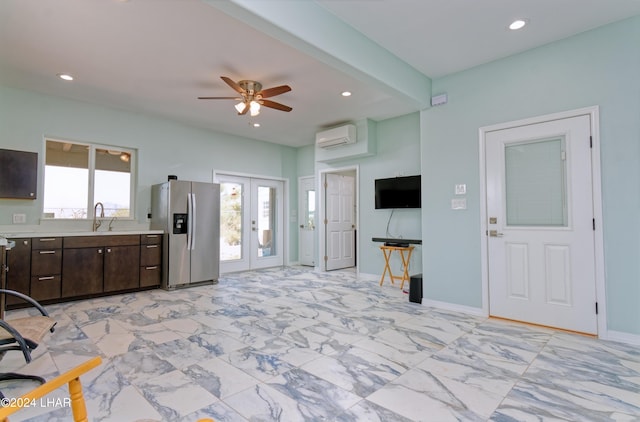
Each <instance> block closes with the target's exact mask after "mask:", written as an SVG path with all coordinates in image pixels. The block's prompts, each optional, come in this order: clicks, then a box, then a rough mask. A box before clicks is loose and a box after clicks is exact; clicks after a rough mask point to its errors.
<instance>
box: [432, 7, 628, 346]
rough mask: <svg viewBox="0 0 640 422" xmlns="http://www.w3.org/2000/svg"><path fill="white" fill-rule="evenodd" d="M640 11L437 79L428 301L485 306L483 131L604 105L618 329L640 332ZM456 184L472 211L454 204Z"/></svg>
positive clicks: (610, 274)
mask: <svg viewBox="0 0 640 422" xmlns="http://www.w3.org/2000/svg"><path fill="white" fill-rule="evenodd" d="M638 45H640V17H636V18H633V19H629V20H626V21H622V22H619V23H615V24H611V25H608V26H605V27H602V28H599V29H595V30H592V31H589V32H586V33H583V34H580V35H577V36H574V37H571V38H568V39H565V40H562V41H559V42H556V43H553V44H550V45H547V46H543V47H540V48H537V49H534V50H530V51H528V52H525V53H522V54H519V55H515V56H511V57H509V58H506V59H503V60H499V61H495V62H492V63H489V64H486V65H482V66H478V67H476V68H473V69H470V70H467V71H464V72H460V73H458V74H454V75H450V76H447V77H443V78H440V79H436V80H434V81H433V92H434V94H439V93H445V92H446V93H447V94H448V97H449V103H448V104H446V105H443V106H440V107H434V108H431V109H429V110H426V111H424V112H422V116H421V125H422V135H421V136H422V140H421V144H422V151H421V154H422V172H423V180H424V182H423V183H424V188H423V194H424V195H425V196H426V198H423V216H422V217H423V219H422V224H423V225H422V227H423V235H422V236H423V239H424V241H425V245H424V252H423V260H424V266H425V270H424V274H425V280H424V283H425V295H426V296H427V298H429V299H433V300H438V301H444V302H449V303H455V304H460V305H465V306H470V307H481V306H482V291H481V273H480V271H481V268H480V266H481V263H480V227H481V226H480V208H479V207H480V197H479V186H480V185H479V179H478V178H479V141H478V129H479V128H480V127H482V126H487V125H491V124H496V123H502V122H507V121H511V120H517V119H522V118H528V117H533V116H538V115H544V114H549V113H554V112H560V111H565V110H571V109H577V108H582V107H588V106H594V105H598V106H600V145H601V166H602V196H603V212H604V221H603V222H600V224H603V230H604V248H605V249H604V253H605V271H606V294H607V310H608V325H609V329H610V330H614V331H620V332H626V333H634V334H640V266H639V264H638V262H640V260H639V259H638V258H639V257H640V218H639V215H640V213H639V211H640V195H639V193H640V77H639V75H640V49H638ZM456 183H466V184H467V191H468V194H467V201H468V209H467V210H466V211H452V210H451V209H450V199H451V198H452V196H453V187H454V184H456Z"/></svg>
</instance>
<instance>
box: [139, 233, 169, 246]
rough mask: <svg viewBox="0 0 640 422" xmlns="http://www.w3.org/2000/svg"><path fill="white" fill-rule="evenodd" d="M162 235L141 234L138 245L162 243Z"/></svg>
mask: <svg viewBox="0 0 640 422" xmlns="http://www.w3.org/2000/svg"><path fill="white" fill-rule="evenodd" d="M162 236H164V235H163V234H141V235H140V244H142V245H159V244H161V243H162Z"/></svg>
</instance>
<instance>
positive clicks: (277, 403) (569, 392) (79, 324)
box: [0, 267, 640, 422]
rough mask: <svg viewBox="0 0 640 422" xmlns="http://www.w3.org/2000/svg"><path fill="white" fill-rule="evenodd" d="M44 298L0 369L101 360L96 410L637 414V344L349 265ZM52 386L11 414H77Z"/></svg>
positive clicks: (47, 369)
mask: <svg viewBox="0 0 640 422" xmlns="http://www.w3.org/2000/svg"><path fill="white" fill-rule="evenodd" d="M47 309H48V310H49V312H50V313H51V314H52V316H54V317H55V318H56V319H57V321H58V326H57V330H56V331H55V333H53V334H51V335H50V336H48V338H47V340H46V341H45V342H44V344H41V346H40V347H39V348H38V349H37V350H36V353H35V356H36V358H35V359H34V361H33V362H32V363H30V364H28V365H25V364H24V361H22V358H21V354H20V353H19V352H9V353H7V354H6V355H5V356H4V358H3V360H2V361H0V367H1V368H2V369H0V370H2V371H22V372H25V373H32V374H42V375H44V376H45V377H46V378H52V377H54V376H56V375H58V374H59V373H61V372H64V371H66V370H68V369H70V368H72V367H73V366H75V365H77V364H79V363H81V362H83V361H85V360H87V359H89V358H91V357H93V356H96V355H100V356H102V358H103V364H102V365H101V366H100V367H98V368H95V369H94V370H92V371H91V372H89V373H87V374H86V375H84V376H83V377H82V378H81V381H82V383H83V386H84V392H85V398H86V402H87V410H88V413H89V420H90V421H117V422H123V421H141V420H153V421H194V422H195V421H197V420H198V419H199V418H207V417H208V418H213V419H214V420H215V421H218V422H221V421H230V422H236V421H282V422H295V421H366V422H375V421H393V422H402V421H435V422H440V421H443V422H444V421H488V420H490V421H542V420H549V421H637V420H640V348H638V347H637V346H631V345H625V344H620V343H613V342H605V341H599V340H595V339H593V338H589V337H584V336H579V335H573V334H568V333H564V332H557V331H553V330H550V329H544V328H538V327H532V326H528V325H523V324H516V323H509V322H504V321H499V320H493V319H486V318H481V317H477V316H470V315H468V314H461V313H455V312H450V311H443V310H438V309H433V308H429V307H427V306H425V305H420V304H415V303H411V302H409V301H408V298H407V295H406V294H403V293H402V292H401V291H400V290H399V289H398V288H397V287H393V286H391V285H389V284H388V283H385V285H383V286H382V287H380V286H379V285H378V281H377V279H373V278H372V277H370V276H369V277H366V276H361V277H359V276H357V275H356V274H355V273H354V272H353V271H334V272H328V273H322V272H314V271H313V270H312V269H311V268H305V267H286V268H277V269H269V270H262V271H253V272H244V273H237V274H230V275H225V276H223V277H221V279H220V282H219V284H217V285H209V286H199V287H192V288H188V289H182V290H176V291H170V292H168V291H164V290H151V291H146V292H140V293H132V294H123V295H117V296H110V297H105V298H99V299H91V300H84V301H77V302H71V303H65V304H58V305H51V306H48V307H47ZM25 312H26V311H25V310H19V311H11V312H9V315H8V317H9V319H10V317H11V316H12V315H13V316H18V315H20V314H22V313H25ZM27 384H28V383H23V382H20V383H15V382H12V383H2V384H0V389H1V390H2V391H3V393H4V394H5V395H6V396H7V397H18V396H19V395H20V394H21V393H23V392H24V391H26V390H28V389H29V388H32V387H33V385H27ZM49 397H50V400H49V401H48V402H41V403H37V404H36V405H35V406H34V407H31V408H28V409H25V410H22V411H20V412H18V413H16V414H15V415H13V416H12V417H11V418H10V420H11V421H12V422H15V421H22V420H27V421H47V422H50V421H63V420H64V421H70V420H72V418H71V409H70V408H69V407H66V406H64V405H61V403H62V404H64V401H63V400H62V398H64V397H68V392H67V391H66V388H61V389H59V390H56V391H55V392H54V393H53V394H52V395H51V396H49ZM55 398H59V399H61V400H58V401H56V400H55ZM52 399H53V400H52Z"/></svg>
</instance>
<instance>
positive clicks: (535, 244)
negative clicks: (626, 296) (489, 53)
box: [485, 115, 597, 334]
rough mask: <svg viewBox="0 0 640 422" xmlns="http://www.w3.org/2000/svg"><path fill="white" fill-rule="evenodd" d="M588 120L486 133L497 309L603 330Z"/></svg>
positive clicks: (492, 293) (492, 290)
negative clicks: (599, 326) (599, 311)
mask: <svg viewBox="0 0 640 422" xmlns="http://www.w3.org/2000/svg"><path fill="white" fill-rule="evenodd" d="M590 123H591V122H590V117H589V116H588V115H584V116H577V117H571V118H565V119H559V120H553V121H549V122H544V123H538V124H530V125H526V126H520V127H515V128H510V129H503V130H497V131H494V132H488V133H486V136H485V146H486V169H487V170H486V173H487V174H486V177H487V180H486V191H487V218H488V221H487V223H488V224H487V227H488V233H487V234H488V237H487V241H488V244H487V251H488V259H489V262H488V269H489V302H490V303H489V309H490V314H491V315H492V316H497V317H503V318H508V319H513V320H519V321H526V322H531V323H535V324H541V325H546V326H551V327H557V328H563V329H567V330H573V331H578V332H583V333H591V334H596V333H597V316H596V278H595V246H594V245H595V240H594V226H593V224H594V220H593V216H594V213H593V189H592V182H591V180H592V168H591V148H590V136H591V129H590V128H591V124H590Z"/></svg>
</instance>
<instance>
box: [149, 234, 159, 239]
mask: <svg viewBox="0 0 640 422" xmlns="http://www.w3.org/2000/svg"><path fill="white" fill-rule="evenodd" d="M147 237H148V238H156V237H158V235H157V234H148V235H147Z"/></svg>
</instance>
